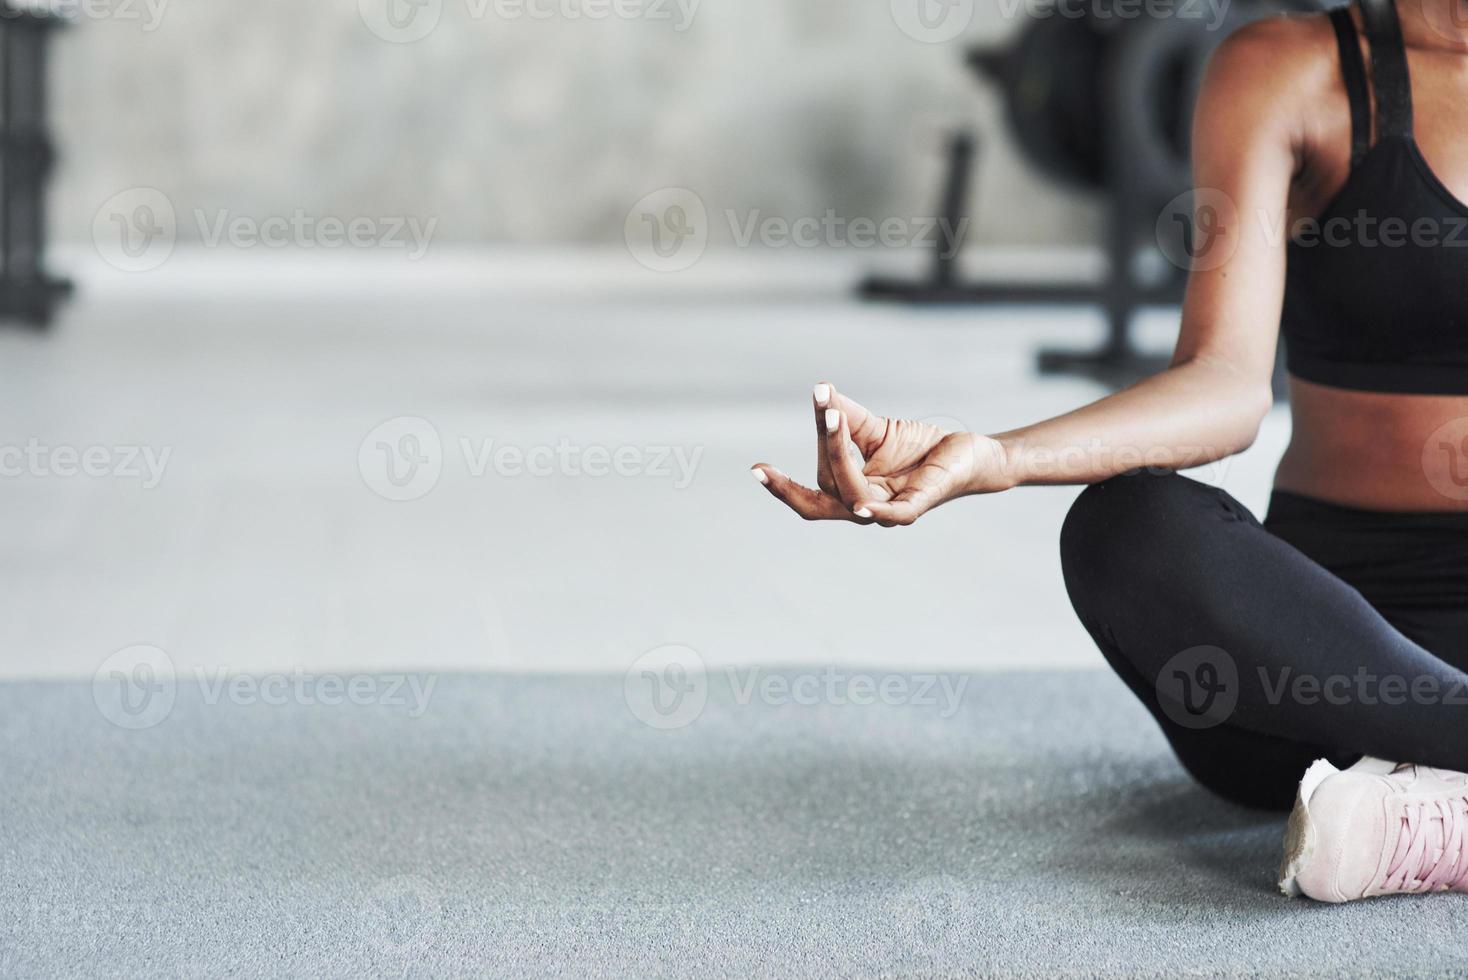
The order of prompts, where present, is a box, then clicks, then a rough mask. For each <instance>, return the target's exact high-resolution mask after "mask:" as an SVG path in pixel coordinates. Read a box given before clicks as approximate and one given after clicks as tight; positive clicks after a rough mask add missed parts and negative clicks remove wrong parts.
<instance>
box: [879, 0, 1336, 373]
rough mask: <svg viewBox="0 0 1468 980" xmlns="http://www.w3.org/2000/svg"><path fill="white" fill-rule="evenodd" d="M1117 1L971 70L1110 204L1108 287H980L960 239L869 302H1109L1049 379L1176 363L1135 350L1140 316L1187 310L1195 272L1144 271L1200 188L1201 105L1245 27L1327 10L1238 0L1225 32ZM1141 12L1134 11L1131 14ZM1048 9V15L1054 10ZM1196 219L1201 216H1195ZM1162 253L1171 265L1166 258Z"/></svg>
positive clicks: (1056, 18)
mask: <svg viewBox="0 0 1468 980" xmlns="http://www.w3.org/2000/svg"><path fill="white" fill-rule="evenodd" d="M1106 2H1107V0H1092V2H1089V3H1086V4H1072V5H1068V6H1066V7H1061V6H1059V5H1057V6H1056V7H1054V8H1046V9H1047V10H1048V15H1042V16H1035V17H1034V18H1032V19H1031V21H1030V23H1029V24H1028V25H1027V26H1026V28H1025V29H1024V31H1023V32H1022V33H1021V35H1020V37H1019V40H1018V42H1017V43H1016V44H1015V45H1014V46H1013V47H1011V48H1008V49H1005V50H1002V51H991V50H976V51H972V52H970V54H969V55H968V58H967V62H968V65H969V67H970V68H972V69H973V70H974V71H975V72H977V73H978V74H979V75H980V76H981V77H983V78H986V79H989V80H991V81H993V82H996V83H998V84H999V85H1000V86H1001V88H1002V90H1003V92H1004V94H1005V100H1006V103H1005V104H1006V113H1007V117H1008V128H1009V130H1010V132H1011V133H1012V134H1013V135H1014V137H1015V139H1016V140H1017V141H1018V143H1019V146H1020V149H1021V151H1022V152H1023V153H1024V155H1025V157H1026V158H1027V159H1028V160H1029V161H1030V162H1031V163H1033V164H1034V165H1035V166H1036V167H1037V168H1038V169H1039V170H1040V171H1042V172H1043V173H1044V174H1045V175H1046V176H1048V177H1050V178H1052V179H1053V180H1056V181H1057V182H1059V183H1061V184H1064V185H1067V186H1070V187H1072V188H1074V189H1078V190H1081V191H1084V192H1088V193H1095V194H1100V195H1102V196H1103V197H1104V198H1105V202H1106V227H1105V241H1104V249H1105V253H1106V262H1107V272H1106V275H1105V278H1104V279H1103V280H1102V281H1101V282H1099V283H1067V282H1041V283H1033V282H1031V283H979V282H966V281H963V280H962V279H960V277H959V275H958V252H959V249H958V248H957V247H955V243H945V246H946V247H940V248H939V249H938V250H937V251H936V253H935V257H934V260H933V266H932V269H931V272H930V273H929V276H928V278H926V279H921V280H917V281H908V280H899V279H891V278H883V277H873V278H870V279H867V280H866V281H865V282H863V283H862V286H861V292H862V295H863V296H865V297H867V298H870V299H884V300H899V301H904V302H914V303H1046V304H1085V305H1097V306H1099V307H1101V308H1102V309H1103V310H1104V311H1105V313H1106V317H1107V322H1108V327H1109V330H1108V335H1107V339H1106V341H1105V342H1104V343H1103V344H1102V345H1101V347H1100V348H1099V349H1097V350H1092V351H1066V350H1044V351H1041V353H1040V370H1041V372H1042V373H1070V374H1083V375H1087V376H1091V377H1095V378H1098V379H1100V380H1103V381H1106V382H1109V383H1120V382H1125V381H1128V380H1131V379H1133V378H1135V377H1137V376H1139V375H1142V374H1146V373H1151V372H1152V371H1153V370H1156V369H1160V368H1161V367H1164V366H1165V363H1164V362H1163V361H1162V360H1161V359H1154V358H1146V357H1144V356H1142V355H1141V354H1140V353H1139V352H1138V351H1137V349H1136V348H1135V346H1134V345H1133V344H1132V342H1131V337H1130V327H1131V319H1132V314H1133V313H1134V311H1135V310H1137V309H1138V308H1139V307H1143V306H1149V305H1173V304H1176V303H1179V302H1181V299H1182V294H1183V288H1184V286H1185V285H1186V280H1187V275H1186V273H1185V272H1184V271H1183V270H1182V269H1180V268H1178V267H1177V266H1175V265H1172V264H1169V263H1167V262H1165V261H1161V262H1157V263H1154V264H1153V266H1154V268H1155V269H1156V272H1155V274H1152V275H1144V274H1142V273H1141V272H1140V271H1139V269H1140V268H1141V267H1142V264H1141V263H1140V262H1139V258H1140V257H1141V256H1143V255H1144V254H1145V247H1146V246H1147V245H1148V244H1150V243H1152V242H1153V241H1154V240H1155V229H1156V227H1157V222H1158V215H1159V213H1160V212H1161V210H1162V209H1163V207H1164V206H1165V205H1166V204H1167V203H1168V202H1170V201H1174V200H1176V199H1178V198H1179V197H1180V196H1181V195H1184V194H1186V193H1187V192H1188V191H1189V189H1190V187H1191V163H1190V146H1189V142H1190V140H1189V136H1190V134H1191V129H1192V108H1193V104H1194V102H1195V101H1196V99H1197V94H1198V91H1199V89H1200V88H1201V85H1202V76H1203V70H1204V68H1205V66H1206V63H1207V60H1208V57H1209V55H1211V54H1212V52H1213V49H1214V48H1215V47H1216V46H1217V45H1218V44H1219V43H1221V42H1222V40H1223V39H1224V38H1225V37H1227V36H1228V34H1229V33H1231V32H1232V31H1233V30H1235V29H1237V28H1238V27H1240V26H1242V25H1243V24H1245V23H1247V22H1249V21H1252V20H1256V19H1258V18H1260V17H1263V16H1267V15H1270V14H1276V13H1280V12H1283V11H1286V10H1301V9H1315V6H1314V3H1313V2H1312V0H1238V2H1236V3H1234V4H1232V5H1225V7H1224V9H1226V10H1227V11H1228V13H1227V15H1226V19H1225V21H1224V22H1223V23H1222V24H1218V23H1212V22H1210V21H1208V20H1206V19H1204V17H1205V16H1211V14H1207V13H1206V11H1207V10H1209V9H1212V8H1210V7H1209V5H1203V4H1199V5H1197V7H1198V9H1199V11H1200V17H1184V16H1180V15H1179V13H1178V11H1180V10H1182V9H1183V6H1182V5H1173V13H1172V14H1171V15H1170V16H1167V17H1147V16H1145V15H1144V16H1141V17H1138V16H1137V14H1136V12H1135V10H1136V7H1135V5H1130V4H1128V5H1118V7H1117V8H1115V9H1112V8H1108V7H1107V6H1106ZM1123 6H1126V7H1130V9H1131V10H1132V11H1133V12H1132V13H1131V14H1130V15H1127V14H1126V13H1124V12H1123V10H1122V7H1123ZM1043 13H1044V12H1043V11H1042V14H1043ZM976 152H977V149H976V140H975V137H974V136H973V135H972V134H970V133H967V132H959V133H955V134H952V135H951V136H950V138H949V143H948V171H947V175H946V177H945V179H944V187H943V191H942V198H941V200H942V203H941V208H942V210H941V212H940V216H941V217H942V218H943V219H944V220H946V221H947V222H948V225H947V227H950V228H955V229H958V228H963V227H965V225H964V224H963V223H962V220H963V218H964V216H965V212H966V205H965V200H966V198H967V196H968V184H969V175H970V173H971V171H972V169H973V160H974V157H975V155H976ZM1182 217H1185V218H1188V219H1190V217H1191V216H1190V215H1187V216H1182ZM1159 258H1160V256H1159Z"/></svg>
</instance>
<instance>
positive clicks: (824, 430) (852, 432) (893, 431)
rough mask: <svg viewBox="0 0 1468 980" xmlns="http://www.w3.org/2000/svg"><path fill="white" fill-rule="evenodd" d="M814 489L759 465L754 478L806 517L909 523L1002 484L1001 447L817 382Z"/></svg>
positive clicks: (988, 440)
mask: <svg viewBox="0 0 1468 980" xmlns="http://www.w3.org/2000/svg"><path fill="white" fill-rule="evenodd" d="M813 402H814V407H815V417H816V486H817V487H819V488H820V489H818V490H812V489H811V488H810V487H806V486H802V485H801V484H799V483H796V482H795V481H794V480H792V479H790V477H788V476H786V475H785V474H784V473H781V472H780V471H779V470H777V469H775V468H774V467H773V466H769V465H767V464H765V463H759V464H757V465H756V466H755V467H754V475H755V478H756V479H758V480H759V481H760V482H761V483H763V484H764V485H765V487H766V489H768V490H769V491H770V493H772V494H773V495H774V496H776V497H778V498H779V499H780V500H781V501H782V502H783V503H784V504H785V505H786V506H788V507H789V508H790V509H791V510H793V511H795V512H796V513H797V514H799V515H800V516H801V517H803V518H805V519H806V520H808V521H851V522H853V523H856V524H881V525H882V526H883V527H894V526H897V525H905V524H911V523H912V522H913V521H915V520H917V519H918V518H919V517H921V516H922V515H923V514H926V513H927V512H928V511H930V510H932V509H933V508H934V507H937V506H938V505H939V504H942V503H945V502H946V501H949V500H952V499H953V498H955V497H962V496H965V495H966V494H971V493H992V492H994V491H996V490H1002V489H1004V481H1003V478H1002V477H1003V465H1002V463H1003V459H1004V454H1003V450H1002V449H1001V448H1000V446H999V444H998V443H997V442H995V441H994V440H993V439H990V438H989V437H987V436H980V435H976V434H974V433H972V432H949V431H947V430H946V429H942V428H939V427H938V426H936V425H931V424H929V423H927V422H913V421H909V420H907V419H889V418H883V417H882V416H880V415H876V414H873V413H872V412H869V411H867V410H866V409H865V408H863V407H862V406H861V405H858V404H857V403H856V402H854V401H852V400H851V399H850V398H847V397H846V396H845V395H842V394H841V393H840V392H838V391H837V390H836V389H835V387H834V386H833V385H830V384H825V383H823V384H818V385H816V386H815V391H814V392H813Z"/></svg>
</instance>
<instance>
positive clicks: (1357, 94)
mask: <svg viewBox="0 0 1468 980" xmlns="http://www.w3.org/2000/svg"><path fill="white" fill-rule="evenodd" d="M1330 23H1331V25H1332V26H1333V27H1334V28H1335V39H1336V42H1337V43H1338V44H1339V45H1340V49H1341V73H1342V74H1343V75H1345V77H1346V98H1348V99H1349V100H1350V102H1351V169H1352V170H1354V169H1356V165H1357V164H1359V163H1360V162H1361V158H1362V157H1364V156H1365V155H1366V151H1367V150H1369V149H1370V148H1371V93H1370V92H1369V91H1368V90H1367V82H1366V59H1365V58H1363V57H1361V42H1360V41H1359V40H1358V39H1357V37H1356V22H1355V21H1354V20H1352V19H1351V8H1350V7H1337V8H1336V9H1334V10H1332V11H1331V12H1330Z"/></svg>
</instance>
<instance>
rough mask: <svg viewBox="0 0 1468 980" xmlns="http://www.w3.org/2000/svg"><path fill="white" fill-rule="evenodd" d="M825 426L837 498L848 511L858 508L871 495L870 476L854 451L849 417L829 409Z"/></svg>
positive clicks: (827, 454)
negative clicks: (847, 422)
mask: <svg viewBox="0 0 1468 980" xmlns="http://www.w3.org/2000/svg"><path fill="white" fill-rule="evenodd" d="M823 422H824V424H825V427H826V457H827V459H829V460H830V463H831V480H832V482H834V483H835V485H836V490H835V492H836V496H838V497H840V498H841V502H842V503H843V504H845V505H846V506H847V507H848V508H851V509H852V510H855V509H856V507H857V505H858V504H860V503H861V502H862V501H863V500H865V499H867V497H869V496H870V495H871V487H870V485H869V484H868V483H867V475H866V473H864V472H862V468H861V458H860V457H859V456H857V455H856V453H854V452H853V451H852V450H851V448H850V447H851V430H850V428H849V427H848V426H847V424H846V416H845V415H843V414H842V413H841V412H840V411H838V410H837V409H834V408H828V409H826V415H825V418H824V419H823Z"/></svg>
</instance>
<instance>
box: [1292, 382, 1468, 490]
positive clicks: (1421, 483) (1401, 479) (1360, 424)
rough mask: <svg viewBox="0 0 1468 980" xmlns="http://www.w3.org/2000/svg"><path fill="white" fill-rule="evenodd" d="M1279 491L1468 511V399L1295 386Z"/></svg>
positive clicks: (1318, 386)
mask: <svg viewBox="0 0 1468 980" xmlns="http://www.w3.org/2000/svg"><path fill="white" fill-rule="evenodd" d="M1290 399H1291V401H1290V406H1291V414H1292V415H1293V417H1294V428H1293V434H1292V435H1291V438H1290V445H1289V449H1288V450H1286V452H1285V455H1284V458H1283V459H1282V460H1281V461H1280V464H1279V470H1278V471H1277V472H1276V474H1275V487H1276V488H1277V489H1280V490H1287V491H1290V492H1291V493H1297V494H1301V495H1304V496H1307V497H1314V498H1316V499H1317V500H1324V501H1327V502H1329V503H1334V504H1340V505H1343V506H1346V507H1357V508H1361V509H1363V510H1377V511H1396V512H1402V511H1407V512H1414V511H1419V512H1420V511H1463V512H1468V396H1463V395H1400V394H1381V393H1378V392H1366V391H1349V390H1346V389H1342V388H1329V387H1326V386H1324V385H1318V384H1313V383H1311V382H1308V381H1302V380H1300V379H1299V378H1291V379H1290Z"/></svg>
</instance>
